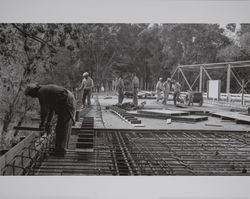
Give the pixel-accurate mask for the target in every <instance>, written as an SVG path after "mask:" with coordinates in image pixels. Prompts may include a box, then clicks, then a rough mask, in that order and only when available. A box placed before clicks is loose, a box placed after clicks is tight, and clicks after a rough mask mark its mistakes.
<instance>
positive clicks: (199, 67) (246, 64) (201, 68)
mask: <svg viewBox="0 0 250 199" xmlns="http://www.w3.org/2000/svg"><path fill="white" fill-rule="evenodd" d="M233 68H250V60H248V61H237V62H222V63H208V64H192V65H179V66H178V67H177V68H176V69H175V71H174V73H173V74H172V77H171V78H174V76H175V75H176V72H178V73H181V74H182V77H183V79H184V80H185V82H186V83H187V85H188V87H189V89H191V90H193V86H194V85H195V83H196V82H197V80H198V79H199V92H202V91H203V85H204V80H205V78H206V77H207V78H208V79H209V80H212V79H213V78H212V77H211V75H210V74H209V71H208V70H218V69H227V72H226V75H227V77H226V94H227V101H228V102H230V97H231V93H230V88H231V80H232V78H234V79H235V80H236V82H237V84H238V85H239V86H240V90H239V91H240V92H239V93H242V83H241V79H239V77H237V76H236V74H235V73H234V71H233V70H232V69H233ZM190 70H191V71H198V72H199V75H198V76H197V77H196V79H195V80H194V82H193V83H192V82H190V81H189V80H188V79H187V77H186V76H185V73H184V72H185V71H190ZM203 73H204V74H205V76H204V75H203ZM249 83H250V80H248V81H246V82H245V85H244V88H245V87H246V86H247V85H248V84H249ZM237 93H238V92H237Z"/></svg>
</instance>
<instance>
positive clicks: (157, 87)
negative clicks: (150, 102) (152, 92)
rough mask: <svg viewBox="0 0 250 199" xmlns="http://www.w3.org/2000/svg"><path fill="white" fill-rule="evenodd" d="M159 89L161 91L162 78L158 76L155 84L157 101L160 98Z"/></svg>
mask: <svg viewBox="0 0 250 199" xmlns="http://www.w3.org/2000/svg"><path fill="white" fill-rule="evenodd" d="M161 91H163V83H162V78H161V77H160V78H159V81H158V82H157V84H156V101H157V102H159V100H160V99H161Z"/></svg>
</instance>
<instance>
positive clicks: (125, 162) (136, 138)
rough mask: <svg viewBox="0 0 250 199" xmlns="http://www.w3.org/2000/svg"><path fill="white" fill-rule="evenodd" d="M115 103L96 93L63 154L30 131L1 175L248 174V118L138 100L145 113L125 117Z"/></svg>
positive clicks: (212, 107) (6, 158)
mask: <svg viewBox="0 0 250 199" xmlns="http://www.w3.org/2000/svg"><path fill="white" fill-rule="evenodd" d="M117 101H118V99H117V96H116V95H110V96H108V97H107V96H106V95H104V94H103V95H100V94H99V95H95V96H94V97H93V98H92V106H91V107H88V108H84V109H78V111H79V113H80V119H79V121H78V122H77V123H76V125H75V126H73V127H72V133H71V136H70V139H69V144H68V150H67V152H66V153H65V154H55V153H54V152H53V147H54V139H55V138H54V136H53V134H50V135H43V136H42V137H41V136H40V135H37V134H35V133H34V132H32V131H30V136H28V137H26V138H25V139H24V140H23V141H22V142H20V143H19V144H18V145H17V146H15V147H14V148H13V149H11V150H10V151H8V152H7V153H6V154H5V155H3V156H2V157H0V158H1V159H0V161H1V162H0V163H1V175H38V176H40V175H164V176H165V175H178V176H183V175H198V176H208V175H215V176H231V175H234V176H242V175H243V176H245V175H250V156H249V154H250V133H249V130H250V126H249V124H250V116H249V115H248V114H247V112H244V111H243V112H232V111H230V109H232V107H230V106H222V105H219V104H210V103H207V102H204V104H203V106H202V107H199V106H195V105H194V106H179V107H176V106H174V105H173V101H169V102H168V104H167V105H163V104H161V103H160V102H156V100H155V99H139V104H141V103H143V107H141V108H140V109H137V110H125V109H122V108H120V107H118V106H116V105H115V104H116V103H117ZM131 101H132V99H125V100H124V103H127V102H131ZM19 130H25V128H23V129H22V128H21V127H20V128H19ZM31 130H32V129H31Z"/></svg>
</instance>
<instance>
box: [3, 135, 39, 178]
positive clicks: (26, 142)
mask: <svg viewBox="0 0 250 199" xmlns="http://www.w3.org/2000/svg"><path fill="white" fill-rule="evenodd" d="M35 137H37V134H35V133H33V134H30V135H29V136H28V137H26V138H25V139H23V140H22V141H21V142H19V143H18V144H17V145H16V146H14V147H13V148H12V149H10V150H9V151H8V152H7V153H5V154H4V155H3V156H1V157H0V174H1V175H3V170H4V167H5V166H6V165H7V164H8V163H10V162H11V161H12V160H13V159H14V157H15V156H16V155H18V154H19V153H20V152H21V151H22V150H23V148H24V147H26V146H29V145H30V143H31V142H32V141H33V140H34V139H35Z"/></svg>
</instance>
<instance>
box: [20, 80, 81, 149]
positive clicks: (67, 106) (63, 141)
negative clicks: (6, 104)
mask: <svg viewBox="0 0 250 199" xmlns="http://www.w3.org/2000/svg"><path fill="white" fill-rule="evenodd" d="M25 95H26V96H30V97H32V98H38V100H39V103H40V108H41V112H40V116H41V123H40V126H39V127H40V128H41V129H44V128H45V129H49V127H50V123H51V120H52V118H53V115H54V113H55V114H56V115H57V124H56V129H55V133H56V143H55V152H56V153H65V152H66V148H67V145H68V140H69V136H70V134H71V126H72V124H73V125H74V123H75V120H74V116H75V109H76V101H75V98H74V95H73V94H72V93H71V92H70V91H68V90H67V89H65V88H63V87H60V86H57V85H54V84H49V85H39V84H30V85H28V86H27V88H26V90H25Z"/></svg>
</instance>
